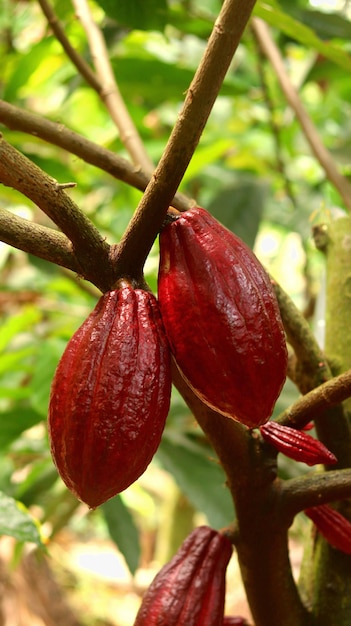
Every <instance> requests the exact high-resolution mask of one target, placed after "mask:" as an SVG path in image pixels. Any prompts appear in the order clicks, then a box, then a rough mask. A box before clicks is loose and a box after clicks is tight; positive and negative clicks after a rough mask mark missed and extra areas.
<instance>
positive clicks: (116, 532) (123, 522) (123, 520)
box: [100, 496, 140, 574]
mask: <svg viewBox="0 0 351 626" xmlns="http://www.w3.org/2000/svg"><path fill="white" fill-rule="evenodd" d="M100 510H101V511H102V513H103V516H104V518H105V521H106V524H107V528H108V531H109V534H110V537H111V539H112V540H113V541H114V542H115V544H116V546H117V547H118V549H119V550H120V552H121V553H122V554H123V556H124V558H125V560H126V563H127V565H128V568H129V570H130V572H131V573H132V574H135V572H136V569H137V567H138V565H139V559H140V545H139V533H138V529H137V527H136V525H135V522H134V519H133V517H132V515H131V513H130V511H129V509H128V508H127V507H126V506H125V504H124V502H123V500H122V498H121V496H116V497H115V498H112V499H111V500H108V501H107V502H105V503H104V504H102V505H101V507H100Z"/></svg>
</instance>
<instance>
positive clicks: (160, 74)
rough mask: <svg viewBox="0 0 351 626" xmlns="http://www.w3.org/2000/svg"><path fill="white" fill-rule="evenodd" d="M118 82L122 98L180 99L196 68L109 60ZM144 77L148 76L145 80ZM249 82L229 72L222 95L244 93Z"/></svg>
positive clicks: (162, 63)
mask: <svg viewBox="0 0 351 626" xmlns="http://www.w3.org/2000/svg"><path fill="white" fill-rule="evenodd" d="M112 66H113V69H114V72H115V74H116V77H117V80H118V84H119V86H120V88H121V91H122V93H123V96H124V97H125V98H128V99H131V100H132V101H133V100H134V99H135V97H136V94H137V95H138V98H139V99H140V98H142V99H143V100H145V101H148V99H151V100H152V101H156V102H157V101H158V102H164V101H165V99H166V100H172V99H173V100H177V101H180V100H183V99H184V94H185V92H186V90H187V89H188V87H189V85H190V83H191V81H192V79H193V77H194V73H195V70H193V69H190V68H187V67H179V66H176V65H173V64H171V63H166V62H163V61H160V60H158V59H145V58H144V59H141V58H136V57H129V58H119V59H117V60H113V61H112ZM145 77H147V79H145ZM247 87H248V85H247V84H246V82H245V80H243V79H242V78H240V77H238V76H236V75H235V74H228V75H227V77H226V79H225V81H224V83H223V85H222V88H221V95H234V94H238V93H245V92H246V91H247Z"/></svg>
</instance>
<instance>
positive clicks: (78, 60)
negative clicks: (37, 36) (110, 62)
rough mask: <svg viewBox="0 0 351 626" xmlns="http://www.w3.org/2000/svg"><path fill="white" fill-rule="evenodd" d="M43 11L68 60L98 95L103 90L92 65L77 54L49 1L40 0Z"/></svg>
mask: <svg viewBox="0 0 351 626" xmlns="http://www.w3.org/2000/svg"><path fill="white" fill-rule="evenodd" d="M38 2H39V4H40V6H41V10H42V11H43V13H44V15H45V17H46V19H47V21H48V23H49V25H50V26H51V29H52V31H53V33H54V35H55V37H56V39H57V40H58V41H59V42H60V44H61V46H62V48H63V49H64V51H65V53H66V54H67V56H68V58H69V59H71V61H72V63H73V65H75V67H76V68H77V70H78V72H79V73H80V75H81V76H83V78H84V79H85V80H86V82H87V83H88V85H90V87H92V88H93V89H94V90H95V91H96V92H97V93H99V92H100V90H101V85H100V82H99V80H98V78H97V76H95V73H94V71H93V70H92V69H91V67H90V65H89V64H88V63H87V62H86V61H85V59H84V58H83V57H82V56H81V55H80V54H79V52H77V50H76V49H75V48H73V46H72V45H71V43H70V42H69V40H68V39H67V36H66V33H65V29H64V26H63V25H62V23H61V22H60V20H59V19H58V17H57V15H56V13H55V11H54V10H53V8H52V6H51V5H50V2H48V0H38Z"/></svg>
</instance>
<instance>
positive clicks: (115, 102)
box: [73, 0, 155, 176]
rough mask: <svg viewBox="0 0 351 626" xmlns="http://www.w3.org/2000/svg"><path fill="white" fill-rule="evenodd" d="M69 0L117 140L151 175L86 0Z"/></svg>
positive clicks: (100, 34) (149, 162) (150, 163)
mask: <svg viewBox="0 0 351 626" xmlns="http://www.w3.org/2000/svg"><path fill="white" fill-rule="evenodd" d="M73 4H74V6H75V8H76V14H77V17H78V19H79V20H80V22H81V24H82V26H83V28H84V30H85V32H86V35H87V38H88V42H89V47H90V52H91V56H92V59H93V63H94V66H95V70H96V74H97V77H98V80H99V82H100V89H99V95H100V98H101V99H102V101H103V102H104V104H105V106H106V108H107V110H108V111H109V113H110V116H111V118H112V120H113V121H114V123H115V124H116V126H117V128H118V130H119V135H120V138H121V141H122V143H123V144H124V146H125V147H126V149H127V150H128V152H129V154H130V156H131V158H132V161H133V162H134V164H135V165H139V166H140V167H141V168H142V169H143V170H144V172H146V173H148V174H149V175H150V176H151V174H152V172H153V171H154V169H155V167H154V164H153V163H152V161H151V159H150V158H149V155H148V154H147V152H146V149H145V146H144V144H143V142H142V140H141V137H140V135H139V133H138V130H137V128H136V126H135V124H134V122H133V120H132V118H131V116H130V115H129V111H128V109H127V107H126V105H125V102H124V100H123V98H122V95H121V92H120V90H119V88H118V85H117V82H116V79H115V76H114V73H113V70H112V67H111V63H110V59H109V56H108V51H107V48H106V43H105V40H104V38H103V36H102V33H101V30H100V29H99V27H98V26H97V24H96V22H95V21H94V20H93V17H92V14H91V11H90V8H89V4H88V2H87V1H86V0H73Z"/></svg>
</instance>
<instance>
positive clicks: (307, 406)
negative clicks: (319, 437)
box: [277, 370, 351, 428]
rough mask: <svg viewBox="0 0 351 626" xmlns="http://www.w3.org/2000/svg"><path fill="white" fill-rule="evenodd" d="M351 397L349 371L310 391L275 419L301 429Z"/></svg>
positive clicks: (350, 374) (350, 373)
mask: <svg viewBox="0 0 351 626" xmlns="http://www.w3.org/2000/svg"><path fill="white" fill-rule="evenodd" d="M350 396H351V370H348V371H347V372H344V373H343V374H340V376H336V377H335V378H332V379H331V380H328V381H327V382H325V383H323V384H321V385H319V387H316V388H315V389H312V390H311V391H310V392H309V393H307V394H306V395H304V396H302V397H301V398H299V400H297V401H296V402H294V404H293V405H292V406H291V407H289V408H288V409H286V411H284V412H283V413H281V414H280V415H279V417H278V418H277V422H279V423H280V424H284V425H285V426H291V427H293V428H302V427H303V426H305V425H306V424H307V423H308V422H309V421H310V420H314V419H315V418H316V417H318V415H320V414H321V413H323V412H324V411H326V410H328V409H329V408H330V407H332V406H336V405H337V404H340V403H341V402H344V400H346V399H347V398H349V397H350Z"/></svg>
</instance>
